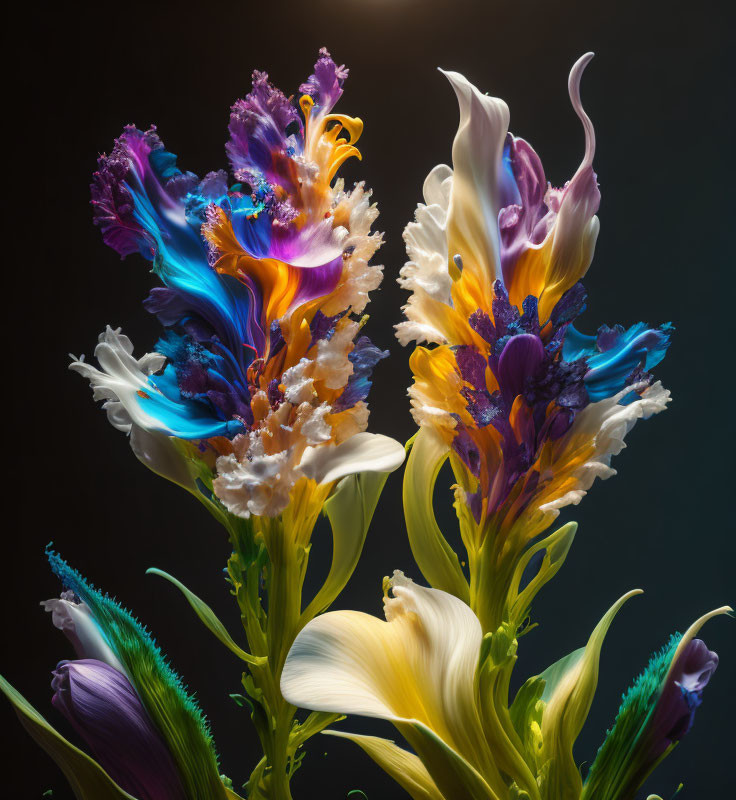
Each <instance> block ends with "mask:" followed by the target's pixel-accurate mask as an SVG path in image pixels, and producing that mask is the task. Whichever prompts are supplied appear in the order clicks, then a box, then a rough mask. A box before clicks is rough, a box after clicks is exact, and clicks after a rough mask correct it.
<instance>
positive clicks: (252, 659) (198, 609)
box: [146, 567, 268, 666]
mask: <svg viewBox="0 0 736 800" xmlns="http://www.w3.org/2000/svg"><path fill="white" fill-rule="evenodd" d="M146 575H158V576H160V577H161V578H165V579H166V580H167V581H169V582H170V583H173V584H174V586H176V588H177V589H179V591H180V592H181V593H182V594H183V595H184V597H186V599H187V602H188V603H189V605H190V606H191V607H192V608H193V609H194V612H195V613H196V615H197V616H198V617H199V618H200V620H202V622H203V623H204V625H205V627H206V628H207V629H208V630H209V631H210V632H211V633H213V634H214V635H215V637H217V639H219V640H220V641H221V642H222V644H224V645H225V647H227V648H228V649H229V650H231V651H232V652H233V653H235V655H236V656H237V657H238V658H240V659H242V660H243V661H245V662H246V663H248V664H253V665H256V666H263V665H264V664H266V663H267V661H268V659H267V658H266V657H265V656H252V655H251V654H250V653H247V652H246V651H245V650H243V649H242V648H241V647H239V646H238V645H237V644H236V643H235V641H234V640H233V638H232V636H230V634H229V633H228V632H227V629H226V628H225V626H224V625H223V624H222V622H220V620H219V619H218V618H217V616H216V615H215V612H214V611H213V610H212V609H211V608H210V607H209V606H208V605H207V603H205V602H204V600H202V599H201V598H199V597H197V595H196V594H194V592H192V591H190V590H189V589H187V587H186V586H184V584H183V583H182V582H181V581H178V580H177V579H176V578H174V577H173V576H172V575H169V574H168V573H167V572H164V571H163V570H161V569H156V568H155V567H151V568H150V569H147V570H146Z"/></svg>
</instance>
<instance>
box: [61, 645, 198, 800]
mask: <svg viewBox="0 0 736 800" xmlns="http://www.w3.org/2000/svg"><path fill="white" fill-rule="evenodd" d="M53 676H54V678H53V681H52V683H51V687H52V688H53V689H54V696H53V698H52V700H51V702H52V704H53V706H54V708H56V709H57V710H58V711H60V712H61V713H62V714H63V715H64V716H65V717H66V718H67V719H68V720H69V722H70V723H71V724H72V725H73V726H74V728H75V730H76V731H77V733H78V734H79V735H80V736H81V737H82V738H83V739H84V740H85V742H86V743H87V744H88V745H89V747H90V749H91V750H92V753H93V755H94V757H95V758H96V759H97V761H99V762H100V764H101V766H102V767H103V768H104V769H105V770H106V771H107V773H108V774H109V775H110V777H111V778H112V779H113V780H114V781H116V782H117V783H118V785H119V786H120V787H121V788H122V789H125V791H126V792H129V793H130V794H132V795H133V796H134V797H136V798H138V800H185V797H186V795H185V794H184V789H183V788H182V785H181V781H180V779H179V775H178V772H177V769H176V766H175V765H174V761H173V759H172V757H171V755H170V753H169V751H168V750H167V749H166V746H165V745H164V742H163V740H162V738H161V735H160V734H159V733H158V731H157V730H156V729H155V728H154V726H153V723H152V722H151V720H150V718H149V716H148V714H147V713H146V711H145V709H144V708H143V706H142V704H141V701H140V699H139V698H138V695H137V694H136V692H135V690H134V689H133V687H132V686H131V685H130V682H129V681H128V679H127V678H126V677H125V676H124V675H123V674H122V673H121V672H118V670H116V669H113V668H112V667H110V666H108V665H107V664H103V663H102V662H101V661H95V660H93V659H84V660H82V661H62V662H61V663H60V664H59V665H58V666H57V668H56V670H55V671H54V672H53Z"/></svg>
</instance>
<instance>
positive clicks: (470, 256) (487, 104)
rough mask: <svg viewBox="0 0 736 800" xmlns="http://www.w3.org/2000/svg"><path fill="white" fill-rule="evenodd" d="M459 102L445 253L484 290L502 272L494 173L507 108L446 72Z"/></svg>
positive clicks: (498, 164) (499, 159)
mask: <svg viewBox="0 0 736 800" xmlns="http://www.w3.org/2000/svg"><path fill="white" fill-rule="evenodd" d="M444 75H445V77H446V78H447V79H448V80H449V81H450V84H451V85H452V88H453V89H454V90H455V94H456V95H457V100H458V103H459V106H460V124H459V126H458V129H457V134H456V135H455V140H454V142H453V144H452V164H453V177H452V191H451V195H450V207H449V211H448V217H447V241H448V255H449V256H450V257H454V256H455V254H460V255H461V256H462V259H463V264H464V269H472V270H474V271H476V272H477V273H478V275H479V276H480V277H482V278H483V279H484V280H485V281H486V283H487V286H488V288H489V289H490V286H491V285H492V283H493V281H494V279H495V278H497V277H500V276H501V267H500V249H499V231H498V213H499V211H500V208H499V202H500V196H499V194H500V189H499V177H500V171H501V169H502V155H503V144H504V141H505V139H506V134H507V132H508V125H509V109H508V106H507V105H506V103H504V101H503V100H500V99H498V98H496V97H489V96H488V95H485V94H481V92H479V91H478V89H476V87H475V86H473V84H471V83H470V82H469V81H468V80H466V78H464V77H463V76H462V75H460V74H459V73H457V72H445V73H444Z"/></svg>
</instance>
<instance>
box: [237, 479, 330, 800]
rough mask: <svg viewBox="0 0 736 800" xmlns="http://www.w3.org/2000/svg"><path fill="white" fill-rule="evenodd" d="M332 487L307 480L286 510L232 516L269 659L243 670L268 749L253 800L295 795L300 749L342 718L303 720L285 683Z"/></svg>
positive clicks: (251, 622)
mask: <svg viewBox="0 0 736 800" xmlns="http://www.w3.org/2000/svg"><path fill="white" fill-rule="evenodd" d="M331 488H332V487H331V486H329V485H328V486H317V485H316V484H314V482H304V483H303V484H302V485H299V486H298V487H296V488H295V491H294V494H293V495H292V502H291V504H290V506H289V507H288V508H287V510H286V511H285V512H284V513H283V514H282V515H280V516H279V517H275V518H268V517H251V518H250V519H248V520H235V519H231V520H230V521H229V524H228V531H229V534H230V541H231V544H232V546H233V554H232V556H231V558H230V561H229V563H228V573H229V576H230V581H231V583H232V586H233V593H234V595H235V597H236V599H237V602H238V606H239V608H240V614H241V621H242V623H243V628H244V630H245V634H246V638H247V640H248V646H249V649H250V651H251V653H252V655H254V656H260V657H265V659H266V661H265V663H263V664H253V665H250V666H249V667H248V672H247V673H244V675H243V687H244V689H245V692H246V694H247V696H248V698H249V702H250V705H251V708H252V714H251V716H252V719H253V722H254V724H255V726H256V730H257V732H258V736H259V739H260V741H261V745H262V748H263V753H264V756H263V758H262V759H261V761H260V762H259V763H258V764H257V765H256V767H255V769H254V770H253V772H252V773H251V777H250V780H249V781H248V784H247V790H248V797H249V800H290V798H291V791H290V788H289V783H290V780H291V777H292V776H293V774H294V772H295V771H296V770H297V769H298V767H299V762H300V760H301V754H300V753H299V752H298V751H299V748H300V747H301V746H302V744H303V743H304V742H305V741H306V739H307V738H309V737H310V736H312V735H314V734H315V733H318V732H319V731H320V730H322V729H323V728H325V727H326V726H327V725H329V724H330V723H331V722H334V720H335V719H336V718H337V715H334V714H316V713H314V714H310V715H309V717H307V719H306V720H305V721H304V722H303V723H297V722H296V721H295V719H294V716H295V713H296V708H295V707H294V706H292V705H290V704H289V703H287V702H286V701H285V700H284V699H283V697H282V695H281V688H280V681H281V672H282V669H283V666H284V661H285V660H286V656H287V654H288V652H289V648H290V647H291V645H292V644H293V642H294V639H295V638H296V635H297V633H299V631H300V630H301V628H302V627H303V626H304V625H305V624H306V622H308V621H309V620H308V619H306V618H305V617H304V615H303V613H302V605H303V603H302V589H303V586H304V578H305V575H306V571H307V563H308V559H309V549H310V545H309V540H310V538H311V534H312V530H313V528H314V525H315V524H316V521H317V518H318V516H319V513H320V510H321V509H322V506H323V504H324V501H325V499H326V498H327V495H328V494H329V491H330V490H331ZM264 600H265V605H264Z"/></svg>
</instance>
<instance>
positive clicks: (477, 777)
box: [396, 720, 499, 800]
mask: <svg viewBox="0 0 736 800" xmlns="http://www.w3.org/2000/svg"><path fill="white" fill-rule="evenodd" d="M396 726H397V727H398V728H399V730H400V731H401V732H402V733H403V734H404V736H405V737H406V740H407V741H408V742H409V744H410V745H411V746H412V748H413V749H414V750H415V751H416V753H417V755H418V756H419V758H420V759H421V761H422V763H423V764H424V765H425V767H426V768H427V771H428V772H429V774H430V776H431V778H432V780H433V781H434V783H435V785H436V786H437V788H438V789H439V791H440V793H441V796H442V797H443V798H444V800H499V798H498V795H497V794H496V793H495V792H494V791H493V789H491V787H490V786H489V785H488V784H487V783H486V781H485V779H484V778H483V776H482V775H481V774H480V773H479V772H478V771H477V770H476V769H475V768H474V767H473V766H472V765H471V764H469V763H468V762H467V761H466V760H465V759H464V758H463V757H462V756H461V755H460V754H459V753H457V752H456V751H455V750H454V749H453V748H452V747H450V746H449V745H447V744H446V743H445V742H444V741H443V740H442V739H441V738H440V737H439V736H437V734H436V733H435V732H434V731H433V730H431V729H430V728H428V727H427V726H426V725H424V724H423V723H421V722H417V721H410V720H406V721H405V722H401V723H397V725H396Z"/></svg>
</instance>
